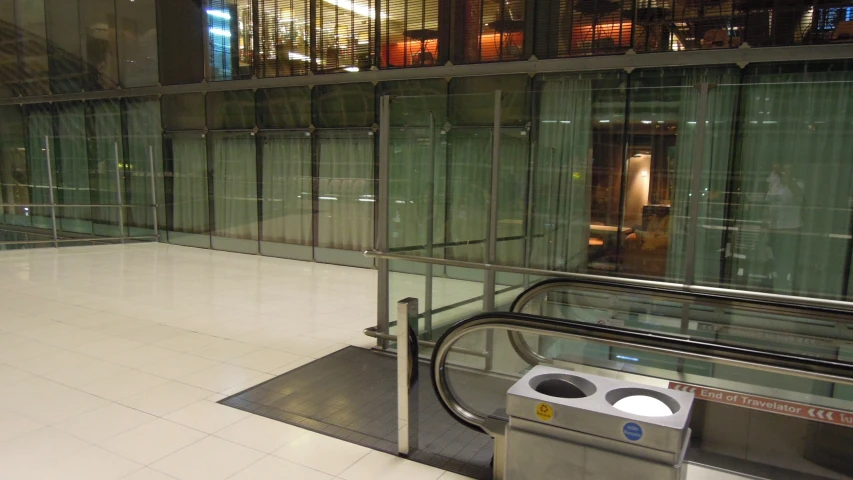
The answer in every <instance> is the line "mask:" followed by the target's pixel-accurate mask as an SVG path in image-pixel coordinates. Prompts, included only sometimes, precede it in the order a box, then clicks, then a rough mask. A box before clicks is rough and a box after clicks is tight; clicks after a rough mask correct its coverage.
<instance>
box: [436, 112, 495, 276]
mask: <svg viewBox="0 0 853 480" xmlns="http://www.w3.org/2000/svg"><path fill="white" fill-rule="evenodd" d="M447 136H448V139H447V142H448V145H447V162H448V163H447V183H448V186H447V206H446V208H447V221H446V235H447V237H446V241H447V243H451V244H456V245H458V246H454V247H448V248H447V250H446V255H447V258H450V259H453V260H461V261H467V262H484V261H485V247H486V243H485V240H486V234H487V230H488V220H489V199H490V190H491V171H492V131H491V129H487V128H454V129H452V130H451V131H450V132H449V134H448V135H447ZM469 243H471V245H468V244H469Z"/></svg>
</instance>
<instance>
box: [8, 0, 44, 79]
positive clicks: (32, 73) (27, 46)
mask: <svg viewBox="0 0 853 480" xmlns="http://www.w3.org/2000/svg"><path fill="white" fill-rule="evenodd" d="M15 14H16V15H17V19H18V21H17V25H18V29H19V30H18V42H19V43H18V51H19V52H20V55H21V86H20V91H21V94H22V95H47V94H48V93H49V89H48V85H49V80H48V79H49V75H48V64H47V34H46V33H45V32H46V22H45V16H44V0H17V2H16V3H15Z"/></svg>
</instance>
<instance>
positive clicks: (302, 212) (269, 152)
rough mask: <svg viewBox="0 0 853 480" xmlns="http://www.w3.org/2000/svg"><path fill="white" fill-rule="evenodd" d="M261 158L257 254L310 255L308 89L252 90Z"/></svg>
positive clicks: (311, 185) (311, 189)
mask: <svg viewBox="0 0 853 480" xmlns="http://www.w3.org/2000/svg"><path fill="white" fill-rule="evenodd" d="M257 106H258V126H259V127H260V128H261V133H260V138H259V143H260V145H261V152H260V154H261V160H262V167H261V168H262V171H263V177H262V186H261V190H262V192H261V197H262V210H261V216H262V223H261V244H260V247H261V253H262V254H264V255H273V256H280V257H288V258H298V259H304V260H310V259H312V258H313V248H312V246H313V244H314V221H313V217H314V216H313V209H314V180H313V178H314V175H313V161H312V160H313V148H312V147H313V144H314V142H313V139H312V135H311V131H310V129H309V127H310V126H311V90H310V89H309V88H304V87H297V88H276V89H269V90H260V91H258V94H257Z"/></svg>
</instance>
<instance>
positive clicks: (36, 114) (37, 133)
mask: <svg viewBox="0 0 853 480" xmlns="http://www.w3.org/2000/svg"><path fill="white" fill-rule="evenodd" d="M24 113H25V115H26V122H27V167H28V173H29V182H28V183H29V185H31V189H30V203H33V204H37V205H49V204H50V191H49V190H48V188H49V185H50V181H49V180H50V179H49V177H48V171H49V170H48V168H47V162H48V156H47V147H48V145H49V146H50V148H51V149H53V148H54V147H53V117H52V116H51V111H50V105H47V104H41V105H34V106H27V107H25V108H24ZM51 153H53V152H51ZM50 162H51V168H50V170H51V171H55V170H56V167H55V165H56V164H55V163H54V160H53V158H51V159H50ZM53 181H54V198H58V196H57V193H56V189H55V188H56V183H55V182H56V179H55V178H54V179H53ZM30 214H31V218H32V226H33V227H36V228H45V229H50V228H51V222H50V208H47V207H32V210H31V212H30Z"/></svg>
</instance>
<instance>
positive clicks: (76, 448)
mask: <svg viewBox="0 0 853 480" xmlns="http://www.w3.org/2000/svg"><path fill="white" fill-rule="evenodd" d="M375 289H376V274H375V272H374V271H370V270H361V269H352V268H344V267H335V266H329V265H320V264H312V263H305V262H295V261H285V260H279V259H273V258H267V257H260V256H250V255H240V254H229V253H223V252H214V251H208V250H200V249H192V248H185V247H173V246H167V245H163V244H154V245H151V244H148V245H127V246H104V247H101V246H98V247H79V248H64V249H59V250H57V249H37V250H19V251H7V252H0V479H2V480H6V479H10V480H35V479H37V480H52V479H62V480H75V479H86V480H117V479H129V480H168V479H172V480H174V479H178V480H194V479H200V480H218V479H228V478H230V479H241V480H246V479H252V480H265V479H305V480H323V479H332V478H339V479H344V480H362V479H365V480H366V479H401V478H406V479H412V480H417V479H425V480H427V479H438V478H441V479H442V480H450V479H460V478H464V477H459V476H458V475H454V474H450V473H445V472H443V471H442V470H439V469H435V468H432V467H427V466H424V465H420V464H417V463H413V462H410V461H407V460H403V459H400V458H397V457H394V456H391V455H387V454H384V453H379V452H376V451H372V450H369V449H367V448H364V447H361V446H358V445H354V444H350V443H347V442H343V441H341V440H337V439H333V438H330V437H326V436H324V435H320V434H316V433H313V432H309V431H306V430H302V429H299V428H296V427H293V426H290V425H285V424H283V423H280V422H276V421H274V420H267V419H265V418H262V417H258V416H252V415H249V414H247V413H245V412H241V411H239V410H235V409H233V408H230V407H226V406H223V405H218V404H216V403H215V402H216V401H218V400H221V399H222V398H224V397H225V396H227V395H230V394H233V393H236V392H239V391H241V390H243V389H245V388H248V387H249V386H252V385H255V384H258V383H260V382H262V381H265V380H267V379H269V378H272V377H273V376H275V375H278V374H281V373H283V372H286V371H289V370H290V369H293V368H295V367H297V366H299V365H302V364H304V363H305V362H309V361H311V360H312V359H314V358H318V357H322V356H324V355H325V354H327V353H329V352H332V351H335V350H337V349H339V348H341V347H343V346H345V345H362V346H363V345H369V344H371V342H370V340H369V339H367V338H366V337H364V336H363V335H362V334H361V330H362V329H363V328H364V327H365V326H368V325H370V324H372V323H373V322H374V321H375V320H374V319H375V310H374V308H375V307H374V302H375V300H376V294H375ZM450 290H455V291H456V293H454V294H458V289H452V288H451V289H450ZM697 473H698V472H697ZM697 478H699V477H697ZM701 478H703V479H705V478H710V477H708V476H703V477H701Z"/></svg>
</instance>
